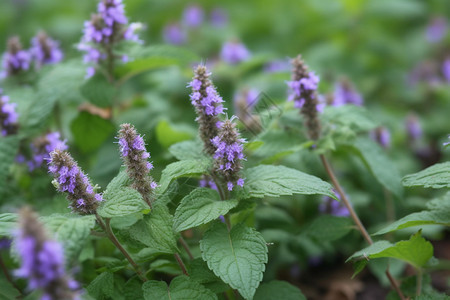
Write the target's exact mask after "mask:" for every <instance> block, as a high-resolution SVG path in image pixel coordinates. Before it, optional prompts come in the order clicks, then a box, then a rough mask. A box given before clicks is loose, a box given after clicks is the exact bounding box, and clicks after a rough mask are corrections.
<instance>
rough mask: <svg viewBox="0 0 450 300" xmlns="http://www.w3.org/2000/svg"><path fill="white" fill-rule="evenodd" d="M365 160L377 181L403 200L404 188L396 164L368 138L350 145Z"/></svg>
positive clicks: (361, 138) (357, 140)
mask: <svg viewBox="0 0 450 300" xmlns="http://www.w3.org/2000/svg"><path fill="white" fill-rule="evenodd" d="M349 146H350V147H351V148H352V149H354V150H355V151H356V152H357V153H358V155H359V156H360V157H361V158H362V159H363V161H364V163H365V164H366V165H367V167H368V168H369V170H370V171H371V173H372V174H373V175H374V176H375V178H376V180H377V181H378V182H379V183H380V184H381V185H383V186H384V187H385V188H386V189H388V190H389V191H391V192H392V193H393V194H394V195H396V196H397V197H399V198H401V197H402V195H403V187H402V184H401V177H400V174H399V172H398V170H397V168H396V167H395V164H394V163H393V162H392V161H391V160H390V159H389V158H388V157H387V155H386V153H385V152H383V150H382V149H381V147H380V146H379V145H378V144H377V143H375V142H374V141H372V140H371V139H369V138H366V137H359V138H357V139H356V140H355V141H354V143H352V144H349Z"/></svg>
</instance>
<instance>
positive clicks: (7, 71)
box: [1, 36, 31, 77]
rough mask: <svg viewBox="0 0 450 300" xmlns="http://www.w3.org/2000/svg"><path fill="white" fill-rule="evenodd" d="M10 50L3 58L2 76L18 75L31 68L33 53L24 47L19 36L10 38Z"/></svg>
mask: <svg viewBox="0 0 450 300" xmlns="http://www.w3.org/2000/svg"><path fill="white" fill-rule="evenodd" d="M7 48H8V50H7V52H6V53H4V54H3V58H2V68H3V71H2V74H1V77H7V76H12V75H16V74H18V73H20V72H22V71H26V70H28V69H29V68H30V62H31V55H30V53H29V52H28V51H26V50H23V49H22V44H21V43H20V40H19V38H18V37H16V36H15V37H12V38H10V39H9V40H8V46H7Z"/></svg>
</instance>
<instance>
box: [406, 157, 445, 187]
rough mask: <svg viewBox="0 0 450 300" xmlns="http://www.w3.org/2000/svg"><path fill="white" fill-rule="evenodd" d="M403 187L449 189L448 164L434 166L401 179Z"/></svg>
mask: <svg viewBox="0 0 450 300" xmlns="http://www.w3.org/2000/svg"><path fill="white" fill-rule="evenodd" d="M402 183H403V185H404V186H423V187H426V188H434V189H440V188H445V187H446V188H450V162H449V161H447V162H444V163H440V164H435V165H433V166H431V167H428V168H426V169H425V170H422V171H420V172H418V173H414V174H410V175H407V176H405V177H403V180H402Z"/></svg>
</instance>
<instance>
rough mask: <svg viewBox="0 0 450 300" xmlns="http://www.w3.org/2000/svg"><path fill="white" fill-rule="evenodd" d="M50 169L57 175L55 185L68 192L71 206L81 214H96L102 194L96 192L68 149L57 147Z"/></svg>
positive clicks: (52, 155)
mask: <svg viewBox="0 0 450 300" xmlns="http://www.w3.org/2000/svg"><path fill="white" fill-rule="evenodd" d="M48 165H49V167H48V170H49V172H50V173H52V174H53V176H54V177H55V181H54V182H55V185H56V186H57V189H58V190H59V191H61V192H66V193H67V199H68V200H69V202H70V206H69V207H70V208H72V210H73V211H75V212H77V213H79V214H81V215H89V214H94V213H95V212H96V210H97V207H98V205H99V204H100V202H102V201H103V198H102V195H101V194H99V193H96V192H95V190H94V188H93V187H92V185H91V183H90V182H89V179H88V178H87V176H86V175H85V174H84V173H83V171H81V169H80V168H79V167H78V165H77V163H76V162H75V160H74V159H73V158H72V157H71V156H70V154H69V153H68V152H67V151H63V150H60V149H55V150H54V151H52V152H51V153H50V159H49V161H48Z"/></svg>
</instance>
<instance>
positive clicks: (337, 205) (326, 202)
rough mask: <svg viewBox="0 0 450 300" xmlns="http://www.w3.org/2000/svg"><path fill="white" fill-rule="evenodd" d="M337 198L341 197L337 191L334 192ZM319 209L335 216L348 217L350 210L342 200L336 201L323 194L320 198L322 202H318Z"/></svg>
mask: <svg viewBox="0 0 450 300" xmlns="http://www.w3.org/2000/svg"><path fill="white" fill-rule="evenodd" d="M335 194H336V196H337V197H338V199H339V200H340V199H341V197H340V196H339V194H338V193H335ZM319 211H320V212H322V213H326V214H331V215H334V216H337V217H348V216H350V212H349V211H348V209H347V207H345V205H344V204H343V203H342V202H338V201H336V200H334V199H333V198H331V197H328V196H325V197H323V199H322V202H321V203H320V204H319Z"/></svg>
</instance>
